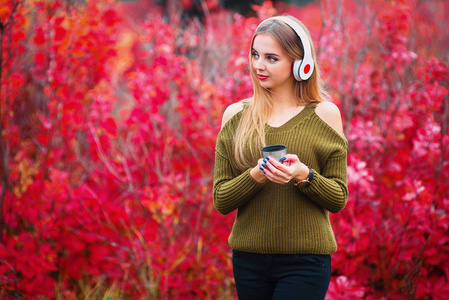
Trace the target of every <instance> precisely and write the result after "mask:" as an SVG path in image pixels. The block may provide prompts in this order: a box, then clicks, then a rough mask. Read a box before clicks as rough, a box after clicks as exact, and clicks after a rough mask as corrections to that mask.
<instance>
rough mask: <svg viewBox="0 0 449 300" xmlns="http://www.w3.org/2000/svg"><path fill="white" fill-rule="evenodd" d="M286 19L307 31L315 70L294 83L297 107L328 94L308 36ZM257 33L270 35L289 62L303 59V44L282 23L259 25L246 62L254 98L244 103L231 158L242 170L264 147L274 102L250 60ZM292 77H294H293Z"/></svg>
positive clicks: (323, 97) (253, 161)
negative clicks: (310, 74) (306, 78)
mask: <svg viewBox="0 0 449 300" xmlns="http://www.w3.org/2000/svg"><path fill="white" fill-rule="evenodd" d="M286 17H288V18H291V19H292V20H294V21H295V22H297V23H298V24H299V25H300V26H301V27H302V28H303V29H304V31H305V32H306V34H307V37H308V38H309V41H310V46H311V50H312V58H313V62H314V65H315V70H314V72H313V74H312V76H311V77H310V78H309V79H308V80H306V81H296V80H295V83H294V85H293V91H292V93H293V94H294V95H296V96H297V99H298V105H306V104H309V103H311V102H322V101H325V97H326V96H327V94H326V92H325V90H324V84H323V81H322V79H321V77H320V74H319V68H318V65H317V63H316V54H315V49H314V47H313V43H312V39H311V37H310V33H309V31H308V30H307V28H306V27H305V26H304V24H302V23H301V22H300V21H299V20H298V19H296V18H294V17H292V16H286ZM258 34H267V35H270V36H271V37H272V38H273V39H274V40H275V41H276V42H278V44H279V45H280V46H281V47H282V48H283V49H284V50H285V52H286V53H287V54H288V56H289V58H290V59H291V60H292V63H293V61H294V60H297V59H302V57H303V56H304V50H303V46H302V43H300V40H299V37H298V35H297V34H296V33H295V31H294V30H293V29H292V28H291V27H290V26H288V25H287V24H286V23H284V22H282V21H278V20H270V19H268V20H266V21H265V22H263V23H261V24H260V25H259V27H257V29H256V31H255V32H254V35H253V37H252V40H251V47H250V49H249V63H250V72H251V79H252V81H253V88H254V95H253V98H252V100H249V101H246V102H245V103H244V109H243V113H242V118H241V120H240V123H239V125H238V127H237V130H236V133H235V137H234V156H235V160H236V163H237V166H238V167H239V168H241V169H242V170H244V169H246V168H249V167H253V166H254V163H255V160H256V159H257V158H259V157H260V155H261V152H260V149H261V148H262V147H263V146H265V126H266V123H267V121H268V118H269V116H270V115H271V113H272V111H273V100H272V98H271V95H270V91H269V90H266V89H265V88H263V87H262V86H261V85H260V83H259V80H258V78H257V74H256V72H255V71H254V69H253V67H252V59H253V57H252V55H251V52H252V48H253V45H254V39H255V37H256V36H257V35H258ZM291 76H293V74H292V75H291ZM246 150H249V153H250V155H249V156H245V155H244V153H245V152H247V151H246Z"/></svg>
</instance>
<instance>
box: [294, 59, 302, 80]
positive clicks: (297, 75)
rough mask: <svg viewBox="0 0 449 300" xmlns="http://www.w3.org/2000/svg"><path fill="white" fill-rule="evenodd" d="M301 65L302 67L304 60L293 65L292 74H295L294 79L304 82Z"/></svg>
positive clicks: (296, 61)
mask: <svg viewBox="0 0 449 300" xmlns="http://www.w3.org/2000/svg"><path fill="white" fill-rule="evenodd" d="M301 65H302V59H298V60H295V61H294V62H293V65H292V73H293V77H295V79H296V81H302V78H301Z"/></svg>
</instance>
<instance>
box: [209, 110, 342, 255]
mask: <svg viewBox="0 0 449 300" xmlns="http://www.w3.org/2000/svg"><path fill="white" fill-rule="evenodd" d="M315 108H316V104H309V105H307V106H306V107H305V108H304V109H303V110H302V111H301V112H300V113H298V114H297V115H296V116H294V117H293V118H291V119H290V120H289V121H287V122H286V123H284V124H283V125H282V126H279V127H271V126H270V125H268V124H267V125H266V144H267V145H271V144H284V145H286V146H287V151H288V152H289V153H292V154H296V155H297V156H298V157H299V159H300V161H301V162H303V163H304V164H306V165H307V166H309V167H310V168H311V169H312V171H313V180H312V183H311V184H310V185H308V186H303V185H302V184H300V185H297V186H295V185H294V180H291V181H290V182H289V183H288V184H285V185H282V184H277V183H273V182H271V181H269V180H267V181H265V182H264V183H258V182H257V181H255V180H254V179H253V178H252V177H251V175H250V171H251V168H249V169H247V170H243V171H242V170H239V168H238V167H237V166H236V164H235V159H234V155H233V137H234V133H235V130H236V128H237V126H238V124H239V121H240V119H241V116H242V112H239V113H237V114H236V115H234V116H233V117H232V118H231V119H230V120H229V121H228V122H227V123H226V124H225V125H224V127H223V128H222V130H221V131H220V133H219V135H218V139H217V145H216V153H215V169H214V190H213V198H214V205H215V208H216V209H217V210H218V211H219V212H220V213H221V214H224V215H225V214H229V213H231V212H232V211H234V210H236V209H237V210H238V211H237V216H236V219H235V222H234V226H233V228H232V231H231V235H230V236H229V245H230V246H231V247H232V248H233V249H236V250H239V251H246V252H253V253H269V254H332V253H334V252H335V251H336V250H337V244H336V241H335V236H334V233H333V230H332V227H331V224H330V221H329V212H332V213H336V212H339V211H340V210H342V209H343V208H344V207H345V205H346V202H347V198H348V189H347V185H346V179H347V176H346V165H347V145H348V142H347V140H346V139H345V138H343V137H342V136H341V135H339V134H338V133H337V132H336V131H335V130H334V129H333V128H332V127H330V126H329V125H328V124H327V123H326V122H325V121H323V120H322V119H321V118H320V117H319V116H318V115H317V114H316V113H315ZM260 157H262V154H260ZM260 157H257V158H254V166H256V165H257V159H258V158H260Z"/></svg>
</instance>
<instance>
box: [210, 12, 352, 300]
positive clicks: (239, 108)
mask: <svg viewBox="0 0 449 300" xmlns="http://www.w3.org/2000/svg"><path fill="white" fill-rule="evenodd" d="M303 45H304V46H303ZM250 66H251V68H250V69H251V70H250V71H251V78H252V81H253V86H254V95H253V97H252V98H250V99H246V100H243V101H240V102H237V103H234V104H231V105H230V106H229V107H228V108H227V109H226V110H225V112H224V114H223V121H222V128H221V131H220V133H219V135H218V139H217V146H216V158H215V169H214V195H213V197H214V205H215V208H216V209H217V210H218V211H219V212H220V213H221V214H224V215H225V214H229V213H231V212H232V211H234V210H236V209H237V216H236V219H235V222H234V226H233V228H232V232H231V235H230V237H229V244H230V246H231V247H232V248H233V257H232V262H233V270H234V278H235V283H236V288H237V294H238V296H239V299H257V300H260V299H283V300H285V299H324V297H325V294H326V292H327V288H328V286H329V281H330V272H331V269H330V262H331V259H330V254H332V253H334V252H335V251H336V249H337V245H336V241H335V237H334V233H333V230H332V228H331V224H330V222H329V212H332V213H337V212H339V211H340V210H342V209H343V208H344V207H345V205H346V201H347V197H348V190H347V185H346V163H347V160H346V159H347V140H346V138H345V137H344V134H343V128H342V121H341V116H340V111H339V109H338V108H337V106H335V105H334V104H332V103H331V102H328V101H325V99H324V96H325V92H324V90H323V88H322V86H323V85H322V81H321V78H320V75H319V70H318V66H317V64H316V56H315V51H314V49H313V45H312V40H311V38H310V34H309V33H308V31H307V29H306V28H305V26H304V25H303V24H302V23H301V22H300V21H298V20H297V19H295V18H293V17H290V16H282V17H273V18H269V19H267V20H265V21H263V22H262V23H261V24H260V25H259V26H258V28H257V29H256V32H255V33H254V36H253V38H252V41H251V49H250ZM292 73H293V74H292ZM271 144H284V145H286V146H287V151H288V152H289V154H286V155H285V156H284V157H282V158H281V159H280V160H279V161H278V160H276V159H274V158H273V157H265V158H261V147H263V146H265V145H271Z"/></svg>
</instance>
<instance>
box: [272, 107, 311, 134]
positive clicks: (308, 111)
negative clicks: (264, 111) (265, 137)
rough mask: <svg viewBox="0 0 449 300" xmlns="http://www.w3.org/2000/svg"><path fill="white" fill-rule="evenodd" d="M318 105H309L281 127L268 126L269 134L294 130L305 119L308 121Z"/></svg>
mask: <svg viewBox="0 0 449 300" xmlns="http://www.w3.org/2000/svg"><path fill="white" fill-rule="evenodd" d="M315 107H316V103H309V104H307V105H306V106H304V108H303V109H302V110H301V111H299V112H298V113H297V114H296V115H294V116H293V117H291V118H290V119H289V120H287V121H286V122H285V123H284V124H282V125H280V126H276V127H274V126H271V125H269V124H266V128H267V132H277V131H285V130H288V129H290V128H292V127H293V126H295V125H298V124H299V123H302V122H303V121H304V120H305V119H307V118H308V117H309V116H310V115H311V114H312V113H313V112H314V110H315Z"/></svg>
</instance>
